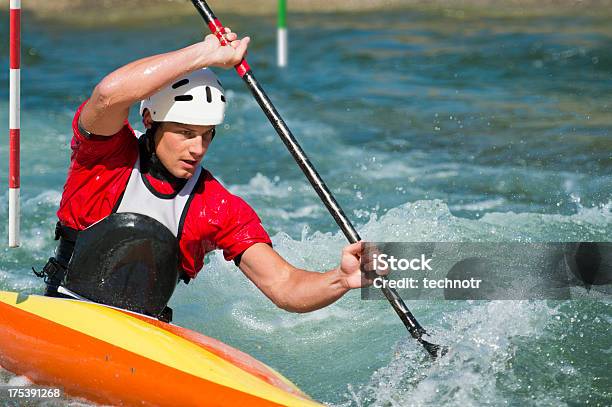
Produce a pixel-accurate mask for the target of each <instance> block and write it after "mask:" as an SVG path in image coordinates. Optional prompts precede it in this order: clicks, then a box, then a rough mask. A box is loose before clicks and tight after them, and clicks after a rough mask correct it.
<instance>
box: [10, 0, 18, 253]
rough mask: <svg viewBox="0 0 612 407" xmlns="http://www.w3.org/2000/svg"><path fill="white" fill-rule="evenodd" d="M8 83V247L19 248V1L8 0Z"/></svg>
mask: <svg viewBox="0 0 612 407" xmlns="http://www.w3.org/2000/svg"><path fill="white" fill-rule="evenodd" d="M10 27H11V28H10V39H9V41H10V84H9V88H10V91H9V212H8V217H9V219H8V235H9V247H18V246H19V244H20V236H19V235H20V233H19V217H20V214H19V212H20V211H19V187H20V180H19V130H20V128H21V123H20V107H21V102H20V82H21V71H20V67H21V0H10Z"/></svg>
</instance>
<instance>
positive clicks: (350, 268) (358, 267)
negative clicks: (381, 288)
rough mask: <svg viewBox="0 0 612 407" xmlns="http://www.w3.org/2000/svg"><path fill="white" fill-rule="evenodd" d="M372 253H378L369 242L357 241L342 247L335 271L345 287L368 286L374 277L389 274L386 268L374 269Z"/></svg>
mask: <svg viewBox="0 0 612 407" xmlns="http://www.w3.org/2000/svg"><path fill="white" fill-rule="evenodd" d="M374 253H379V250H378V248H377V247H376V246H375V245H373V244H371V243H368V244H364V243H363V242H357V243H353V244H350V245H348V246H346V247H345V248H344V249H342V258H341V260H340V266H339V267H338V269H337V271H338V273H339V274H340V275H341V282H342V285H343V286H344V287H345V288H347V289H352V288H361V287H368V286H370V285H372V284H373V283H374V279H375V278H377V277H379V276H385V275H387V274H389V271H388V270H375V269H374V260H373V259H374V256H373V254H374ZM364 256H365V258H364ZM362 262H363V263H364V264H361V263H362ZM362 272H363V273H362Z"/></svg>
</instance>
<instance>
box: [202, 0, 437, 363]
mask: <svg viewBox="0 0 612 407" xmlns="http://www.w3.org/2000/svg"><path fill="white" fill-rule="evenodd" d="M191 1H192V2H193V5H194V6H195V7H196V9H197V10H198V12H199V13H200V15H201V16H202V18H203V19H204V21H206V23H207V24H208V28H210V31H212V33H213V34H215V35H216V36H217V38H218V39H219V41H220V42H221V45H227V44H228V43H227V41H226V40H225V37H224V36H223V34H224V33H225V29H224V27H223V25H222V24H221V22H220V21H219V19H217V17H216V16H215V15H214V13H213V11H212V10H211V8H210V7H209V6H208V4H206V1H204V0H191ZM235 68H236V72H238V75H240V77H241V78H242V79H243V80H244V82H245V83H246V85H247V86H248V88H249V90H250V91H251V93H252V94H253V96H254V97H255V99H256V100H257V103H259V106H260V107H261V108H262V110H263V111H264V113H265V114H266V116H267V117H268V120H270V123H271V124H272V126H273V127H274V129H275V130H276V132H277V133H278V135H279V136H280V138H281V140H283V143H285V146H287V149H288V150H289V152H290V153H291V155H292V156H293V158H294V159H295V161H296V162H297V164H298V165H299V166H300V168H301V169H302V171H303V172H304V175H306V178H308V181H310V184H311V185H312V187H313V188H314V189H315V191H317V194H318V195H319V197H320V198H321V200H322V201H323V203H324V204H325V206H326V207H327V210H329V212H330V213H331V215H332V216H333V218H334V220H335V221H336V223H337V224H338V226H340V229H341V230H342V232H343V233H344V235H345V236H346V238H347V239H348V241H349V242H351V243H356V242H358V241H360V240H361V238H360V237H359V234H357V231H356V230H355V228H354V227H353V225H352V224H351V222H350V221H349V220H348V218H347V217H346V215H345V214H344V212H343V211H342V208H340V205H338V202H336V199H335V198H334V197H333V195H332V193H331V192H330V191H329V189H328V188H327V186H326V185H325V183H324V182H323V180H322V179H321V177H320V176H319V174H318V173H317V171H316V170H315V168H314V167H313V166H312V164H311V163H310V161H309V160H308V157H307V156H306V154H305V153H304V151H303V150H302V147H300V145H299V144H298V142H297V140H296V139H295V137H293V134H291V131H290V130H289V128H288V127H287V125H286V124H285V121H284V120H283V119H282V118H281V117H280V115H279V113H278V112H277V111H276V108H275V107H274V105H273V104H272V102H271V101H270V99H269V98H268V95H266V93H265V92H264V90H263V88H262V87H261V86H260V85H259V82H257V80H256V79H255V76H254V75H253V71H252V70H251V68H250V67H249V64H247V61H246V59H243V60H242V61H240V63H239V64H238V65H236V66H235ZM381 289H382V291H383V293H384V295H385V297H386V298H387V300H389V302H390V303H391V306H392V307H393V309H394V310H395V312H396V313H397V315H398V316H399V317H400V319H401V320H402V322H403V323H404V325H405V326H406V328H407V329H408V332H410V335H412V337H413V338H414V339H416V340H417V341H418V342H419V343H420V344H421V345H423V347H424V348H425V349H426V350H427V352H429V354H430V355H431V356H433V357H437V356H440V355H444V354H445V353H446V352H447V348H446V347H443V346H440V345H435V344H433V343H431V342H427V341H426V340H425V339H423V336H424V335H426V331H425V329H423V327H422V326H421V324H419V323H418V321H417V320H416V318H415V317H414V315H412V313H411V312H410V310H408V307H407V306H406V304H404V301H402V299H401V298H400V296H399V295H398V293H397V292H396V291H395V290H394V289H392V288H387V287H384V288H381Z"/></svg>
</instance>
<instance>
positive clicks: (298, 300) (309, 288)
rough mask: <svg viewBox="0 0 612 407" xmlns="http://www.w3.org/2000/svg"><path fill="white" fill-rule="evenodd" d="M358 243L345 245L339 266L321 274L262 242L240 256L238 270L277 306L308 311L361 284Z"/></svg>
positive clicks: (359, 246)
mask: <svg viewBox="0 0 612 407" xmlns="http://www.w3.org/2000/svg"><path fill="white" fill-rule="evenodd" d="M360 256H361V243H360V242H359V243H355V244H352V245H349V246H346V247H345V248H344V250H343V251H342V260H341V262H340V266H338V267H337V268H335V269H333V270H330V271H327V272H325V273H317V272H312V271H306V270H302V269H298V268H296V267H294V266H292V265H291V264H289V263H288V262H287V261H286V260H285V259H283V258H282V257H281V256H280V255H279V254H278V253H277V252H276V251H275V250H274V249H272V248H271V247H270V246H269V245H267V244H265V243H256V244H254V245H253V246H251V247H249V248H248V249H247V250H246V251H245V252H244V253H243V255H242V259H241V261H240V269H241V270H242V272H243V273H244V274H245V275H246V276H247V277H248V278H249V279H250V280H251V281H253V283H254V284H255V285H256V286H257V287H258V288H259V289H260V290H261V291H262V292H263V293H264V294H265V295H266V296H267V297H268V298H269V299H270V300H272V302H274V304H276V305H277V306H278V307H280V308H282V309H285V310H287V311H291V312H310V311H314V310H317V309H319V308H323V307H326V306H328V305H329V304H331V303H333V302H335V301H336V300H337V299H338V298H340V297H342V296H343V295H344V294H345V293H346V292H347V291H348V290H349V289H351V288H358V287H361V285H362V279H361V272H360V269H359V262H360Z"/></svg>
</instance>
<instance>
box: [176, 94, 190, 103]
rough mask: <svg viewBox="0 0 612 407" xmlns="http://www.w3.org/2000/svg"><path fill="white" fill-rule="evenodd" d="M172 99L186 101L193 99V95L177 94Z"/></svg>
mask: <svg viewBox="0 0 612 407" xmlns="http://www.w3.org/2000/svg"><path fill="white" fill-rule="evenodd" d="M174 100H176V101H177V102H188V101H190V100H193V96H192V95H179V96H175V97H174Z"/></svg>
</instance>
